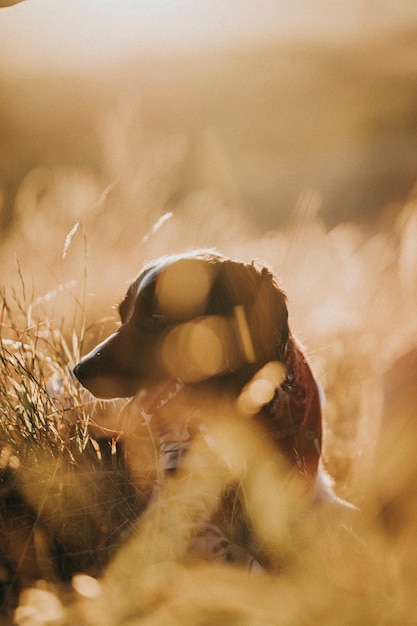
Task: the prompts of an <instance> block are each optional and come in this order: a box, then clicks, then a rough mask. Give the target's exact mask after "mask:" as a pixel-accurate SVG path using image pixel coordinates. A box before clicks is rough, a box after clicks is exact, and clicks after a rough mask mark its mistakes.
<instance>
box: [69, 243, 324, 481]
mask: <svg viewBox="0 0 417 626" xmlns="http://www.w3.org/2000/svg"><path fill="white" fill-rule="evenodd" d="M119 313H120V317H121V322H122V324H121V326H120V328H119V329H118V330H117V332H115V333H114V334H113V335H111V336H110V337H109V338H108V339H106V340H105V341H104V342H102V343H101V344H100V345H98V346H97V347H96V348H95V349H94V350H93V351H92V352H90V353H89V354H88V355H87V356H85V357H84V358H83V359H82V361H81V362H80V363H79V364H78V365H77V366H76V367H75V369H74V373H75V375H76V377H77V378H78V379H79V380H80V382H81V383H82V384H83V385H84V386H85V387H86V388H87V389H88V390H89V391H90V392H91V393H93V394H94V395H96V396H98V397H101V398H112V397H128V396H133V395H134V394H136V393H137V392H138V391H139V390H141V389H148V388H150V387H155V385H158V384H161V385H162V384H163V382H164V381H166V380H181V381H182V382H184V383H186V384H187V385H192V386H193V387H200V388H201V387H203V388H207V389H210V393H212V394H213V393H214V394H216V393H221V392H224V391H225V390H226V391H227V392H228V393H229V394H232V395H235V396H236V397H237V396H238V395H239V394H240V392H241V390H242V389H243V388H244V386H245V385H246V384H247V383H248V382H249V381H250V380H251V379H252V378H253V377H254V375H255V374H256V373H257V372H258V371H259V370H260V369H261V368H262V367H263V366H264V365H265V364H267V363H270V362H277V361H278V362H280V363H283V364H284V366H285V371H286V376H285V377H284V380H283V381H281V382H282V384H281V385H279V386H277V389H276V391H275V394H274V397H273V398H272V399H271V401H270V402H268V403H267V405H266V406H265V407H262V408H263V410H262V411H261V412H260V414H259V415H258V419H259V420H260V421H261V422H262V423H263V425H264V427H265V428H266V429H267V431H268V432H269V436H270V437H272V439H273V440H274V441H275V442H276V443H277V445H278V446H279V448H280V449H281V450H282V451H283V452H284V453H285V454H286V455H287V457H288V458H289V459H290V461H291V462H292V463H293V464H295V465H298V467H299V468H300V469H301V470H302V471H304V472H305V473H306V474H308V475H309V476H310V477H312V478H314V475H315V473H316V470H317V465H318V460H319V450H320V445H321V409H320V399H319V392H318V388H317V385H316V383H315V380H314V378H313V376H312V373H311V370H310V368H309V366H308V364H307V363H306V360H305V358H304V356H303V355H302V353H301V352H300V350H299V348H298V347H297V345H296V343H295V341H294V339H293V338H292V336H291V333H290V330H289V327H288V313H287V306H286V298H285V295H284V293H283V292H282V291H281V289H280V288H279V286H278V284H277V282H276V280H275V278H274V276H273V275H272V273H271V272H270V271H269V270H268V269H267V268H265V267H260V268H258V267H257V266H256V265H255V264H246V263H243V262H240V261H234V260H231V259H228V258H226V257H224V256H222V255H220V254H217V253H214V252H206V251H203V252H195V253H187V254H183V255H173V256H167V257H164V258H162V259H160V260H158V261H156V262H154V263H152V264H150V265H148V266H147V267H145V269H144V270H143V271H142V272H141V273H140V274H139V275H138V276H137V278H135V280H134V281H133V282H132V284H131V285H130V287H129V289H128V291H127V294H126V296H125V298H124V300H123V302H122V303H121V304H120V306H119ZM198 323H202V324H203V325H205V328H206V329H207V328H208V333H209V337H213V333H214V336H217V344H219V345H220V348H221V351H222V354H221V355H220V357H219V358H218V359H217V361H216V362H215V363H214V365H212V366H210V363H209V366H208V367H207V368H206V367H205V365H204V364H203V366H201V364H200V365H198V366H196V367H194V366H193V365H190V360H191V359H190V355H189V349H188V348H189V340H190V337H191V333H192V332H193V329H195V324H198ZM206 335H207V332H204V333H203V346H202V347H199V348H198V350H204V351H205V352H206V353H207V354H205V355H204V358H206V356H210V352H211V349H212V346H211V345H210V344H209V345H205V344H204V341H206V339H205V337H206ZM214 341H215V342H216V338H215V339H214ZM218 347H219V346H218V345H217V348H218ZM194 352H195V351H194ZM195 356H196V355H195V354H194V357H195ZM197 357H198V355H197ZM197 360H198V359H197ZM200 360H201V359H200ZM209 361H210V359H209Z"/></svg>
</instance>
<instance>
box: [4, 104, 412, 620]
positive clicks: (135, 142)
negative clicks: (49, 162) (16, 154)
mask: <svg viewBox="0 0 417 626" xmlns="http://www.w3.org/2000/svg"><path fill="white" fill-rule="evenodd" d="M135 122H136V121H135V119H134V116H133V115H132V117H131V118H130V117H129V110H128V109H126V108H125V109H121V110H119V111H116V112H115V113H114V114H113V115H112V116H110V117H106V118H105V119H103V122H102V124H101V126H100V132H99V137H100V140H101V145H102V155H101V164H102V167H101V170H100V172H99V173H98V172H97V171H94V170H93V169H90V168H88V167H81V166H80V167H78V168H70V167H63V166H61V167H51V168H50V169H47V168H39V167H38V168H35V169H33V170H32V171H30V173H29V174H27V175H26V177H25V178H24V180H23V181H22V182H21V184H20V186H19V189H18V193H17V199H16V206H15V211H16V216H17V219H16V225H15V229H14V230H13V231H11V232H10V233H9V236H8V238H7V240H6V241H4V242H3V243H2V247H1V260H2V266H3V272H4V277H5V280H4V282H5V284H6V286H7V288H6V289H5V291H4V292H3V294H2V309H1V315H2V319H1V339H2V343H1V352H0V358H1V361H2V369H1V373H0V430H1V438H2V441H3V446H2V451H1V454H0V478H1V483H0V497H1V502H2V505H1V510H0V512H1V516H2V517H1V520H2V524H3V527H2V528H1V531H2V532H1V533H0V551H1V555H2V559H3V562H2V563H1V564H0V566H1V567H0V576H1V581H3V582H5V585H4V586H3V587H4V588H8V592H7V594H6V595H5V597H4V603H3V605H4V609H3V619H4V623H5V624H8V623H10V613H11V612H12V606H13V601H14V600H15V596H14V595H13V592H14V591H15V590H16V584H15V583H16V581H15V578H14V575H15V572H14V570H18V572H19V577H20V579H21V581H22V582H23V585H24V587H25V589H26V590H25V592H24V593H23V594H22V596H21V598H20V606H19V610H18V613H17V622H18V624H19V626H35V624H36V626H38V625H39V626H46V625H47V624H57V625H58V624H59V625H68V626H70V625H73V624H82V625H89V626H96V625H97V626H98V624H100V626H103V625H108V626H116V625H118V624H131V625H132V626H133V625H134V624H138V625H139V624H140V625H142V626H147V625H153V624H167V625H171V624H172V626H184V625H187V624H193V625H197V624H202V625H208V624H216V625H217V624H222V625H225V626H226V625H229V624H233V625H236V626H249V625H251V626H252V625H253V626H255V625H256V626H258V625H263V624H265V625H276V626H279V625H281V624H282V625H285V626H290V625H292V624H294V625H298V624H329V625H333V624H334V625H340V624H342V625H343V624H346V625H348V624H357V623H366V624H375V625H377V624H378V626H379V625H384V626H385V625H386V626H391V625H392V626H394V624H395V625H396V624H413V623H416V618H415V615H414V594H415V586H416V583H417V571H416V569H415V562H416V554H415V552H416V550H415V545H414V544H415V540H414V536H413V529H414V528H415V522H416V517H417V516H416V511H415V506H414V504H412V500H413V489H414V488H413V480H412V478H415V476H416V471H415V464H414V460H413V458H412V457H413V451H412V449H410V446H409V445H408V442H409V441H410V440H411V441H412V440H413V437H414V435H415V426H414V424H413V419H412V417H414V416H415V410H416V400H415V396H414V393H413V392H412V391H410V390H408V391H407V392H406V394H405V396H404V397H405V398H406V400H405V404H403V405H399V406H398V405H395V404H393V403H391V404H388V405H387V404H385V408H384V391H385V389H386V387H387V378H385V379H384V375H385V376H387V375H386V374H385V373H386V372H387V371H388V372H389V367H390V365H391V363H392V362H393V359H394V358H395V356H397V355H399V354H401V353H402V352H405V351H407V350H408V349H410V348H412V347H415V344H416V340H415V337H416V322H415V302H416V296H417V294H416V285H417V276H416V271H417V270H416V268H417V264H416V261H417V259H416V254H417V253H416V247H415V241H416V229H417V205H416V201H415V198H414V197H413V196H411V197H410V198H409V201H408V202H407V203H406V204H405V205H404V206H399V205H395V206H390V207H387V208H386V210H385V212H384V213H383V215H382V217H381V220H380V221H379V222H375V224H373V228H372V229H367V230H364V229H363V228H362V227H360V226H358V225H357V224H354V223H349V224H348V223H341V224H339V225H338V226H335V227H334V228H331V229H329V228H328V227H327V228H326V227H325V225H324V224H323V222H322V219H321V214H320V208H321V206H322V198H321V196H320V193H319V191H318V190H316V189H312V190H307V191H306V192H305V193H303V194H302V195H301V196H300V198H299V202H298V204H297V206H296V207H294V211H293V212H292V215H291V218H290V219H289V220H288V221H287V222H286V223H285V226H283V227H282V228H281V229H280V230H279V231H273V232H269V233H262V231H261V229H257V230H256V232H255V229H254V226H253V218H252V220H250V219H247V218H246V217H245V215H246V212H245V211H244V210H243V209H244V207H243V202H242V200H241V198H240V196H239V194H238V193H237V190H236V185H235V180H234V178H233V176H230V175H229V174H230V172H229V170H228V166H229V165H230V163H229V161H228V160H227V158H226V156H225V154H224V152H223V150H222V144H221V142H220V141H219V138H218V136H217V134H216V132H214V131H207V132H206V133H205V134H204V137H203V142H202V145H204V146H205V148H204V150H203V153H204V155H205V156H207V154H209V157H210V158H207V159H206V160H205V159H204V158H203V159H202V160H201V163H202V164H201V165H200V167H201V168H202V169H201V170H200V171H203V173H204V176H202V178H199V177H198V176H197V180H196V179H194V180H193V181H192V183H190V180H189V178H188V179H187V181H186V184H185V186H184V185H183V187H182V193H181V195H178V193H177V190H178V181H181V180H182V181H184V176H185V174H184V169H183V167H184V160H185V159H186V157H187V155H188V157H187V158H189V159H191V161H193V158H194V157H193V154H195V153H194V152H193V151H192V150H191V149H190V146H189V143H188V140H187V138H186V137H185V136H184V135H181V134H169V133H165V134H164V133H162V132H160V133H158V134H156V133H154V134H153V133H150V132H148V130H147V129H144V130H143V132H142V133H141V134H140V137H139V139H138V134H137V132H135V134H134V136H133V133H132V126H133V125H134V124H135ZM133 137H134V138H133ZM199 149H201V146H200V147H199ZM190 155H191V156H190ZM254 158H255V157H254ZM260 169H262V168H260ZM187 171H188V170H187ZM188 174H189V172H188ZM188 174H187V176H188ZM197 247H217V248H218V249H219V251H221V252H223V253H225V254H228V255H231V256H237V257H241V258H243V259H245V260H251V259H252V258H258V259H260V260H262V261H264V262H266V263H267V264H269V265H270V266H271V267H272V268H274V270H275V271H276V272H277V274H278V276H279V277H280V279H281V283H282V286H283V287H284V289H285V291H286V292H287V294H288V300H289V310H290V323H291V327H292V329H293V330H294V332H295V334H296V335H298V336H300V337H301V340H302V342H304V343H305V344H306V346H307V352H308V353H309V356H310V359H311V361H312V363H313V367H314V368H315V370H316V372H317V376H318V378H319V380H320V381H321V384H322V386H323V388H324V391H325V395H326V406H325V444H324V455H325V458H326V463H327V466H328V468H329V470H330V472H331V474H332V475H333V476H334V477H335V479H336V489H337V491H338V493H340V494H341V495H343V496H345V497H348V498H350V499H351V500H352V501H353V502H355V503H356V504H357V505H358V506H359V508H360V511H359V513H358V514H357V515H355V516H354V517H353V518H351V517H349V519H345V517H344V515H343V514H341V513H339V512H337V511H327V510H325V511H315V510H313V509H311V508H309V507H308V506H307V505H305V507H304V508H303V507H301V506H300V504H299V500H298V498H297V496H296V494H295V495H294V494H293V492H292V491H291V490H286V489H284V488H283V480H282V475H281V474H280V473H279V472H278V473H274V472H272V475H271V474H266V475H267V478H268V480H262V478H263V477H264V476H265V475H264V474H262V472H261V471H260V472H259V475H257V480H256V481H255V484H257V485H259V484H262V485H263V488H262V489H260V490H259V493H261V494H262V499H256V498H255V497H254V499H253V502H252V509H253V510H252V511H251V510H249V512H250V513H251V512H252V514H253V516H254V517H256V513H260V512H263V511H264V510H265V511H267V513H268V514H266V515H265V517H262V516H261V519H260V521H259V526H258V530H259V533H260V535H261V539H262V540H264V541H265V542H270V545H272V546H273V547H274V549H275V547H276V544H280V549H282V544H284V545H285V549H286V550H288V552H289V553H290V557H289V565H288V567H286V568H284V569H283V570H282V571H280V573H279V574H273V575H263V576H259V577H248V576H247V574H246V573H245V572H242V571H241V570H240V569H239V568H236V569H233V568H227V567H223V566H219V565H213V564H198V565H196V564H192V563H189V562H188V561H187V559H185V558H184V555H183V553H182V550H181V546H182V544H181V541H182V540H183V537H182V538H181V537H178V536H177V535H175V533H173V534H171V532H170V531H169V521H170V520H169V519H168V520H167V518H166V515H167V513H166V511H167V508H168V510H169V509H170V508H172V507H170V506H169V505H170V502H171V501H168V503H165V505H167V506H166V507H165V508H164V507H162V508H161V510H160V509H158V508H153V509H151V511H150V512H149V513H147V515H146V516H145V517H144V518H142V521H143V524H142V525H139V526H135V521H134V520H135V519H136V516H137V514H138V513H139V512H140V510H141V502H138V501H137V499H136V494H135V492H134V489H133V487H132V485H131V484H130V483H129V482H128V481H127V479H126V475H125V474H124V473H123V468H122V467H121V464H120V459H119V457H118V454H117V449H116V446H115V445H114V442H113V443H112V442H111V441H110V443H103V441H100V432H101V433H103V428H104V432H105V433H106V431H105V428H106V427H107V428H108V431H107V434H109V433H110V432H111V431H112V428H113V426H114V424H113V421H112V420H113V418H114V414H115V413H117V411H118V407H115V408H113V407H112V406H111V405H110V406H109V407H107V406H106V407H104V408H103V407H101V406H97V405H95V404H94V403H92V402H91V399H90V398H87V397H86V396H85V395H84V394H83V392H82V391H81V390H80V389H79V388H78V386H77V385H76V384H75V383H74V380H73V378H72V376H71V373H70V370H71V367H72V366H73V364H74V363H75V362H76V361H77V360H78V358H79V356H80V354H81V353H82V352H84V351H86V350H87V349H88V347H89V346H91V345H92V344H94V343H95V342H96V341H98V340H99V339H100V338H101V337H102V336H103V335H105V334H107V333H108V332H109V331H110V330H112V329H113V328H114V324H115V322H116V321H117V320H116V315H115V313H114V311H112V309H111V306H112V305H114V304H115V303H116V302H117V301H118V300H120V298H121V297H122V296H123V294H124V292H125V290H126V285H127V284H128V282H129V281H130V278H131V277H132V275H133V274H135V273H136V272H137V271H138V270H139V268H140V266H141V265H142V263H143V262H144V261H146V260H149V259H151V258H153V257H157V256H160V255H161V254H164V253H168V252H176V251H183V250H186V249H190V248H197ZM16 251H17V253H18V256H19V263H20V268H21V269H20V270H17V269H16V261H15V253H16ZM32 282H33V286H30V287H29V285H30V284H31V283H32ZM39 294H41V295H39ZM103 315H104V316H105V317H101V316H103ZM97 319H98V321H96V320H97ZM389 376H390V374H388V380H389ZM394 394H395V388H394ZM387 406H388V408H387ZM407 411H408V413H410V415H411V416H412V417H411V418H410V419H409V420H408V421H407V420H406V427H405V434H402V435H398V436H395V437H394V438H393V442H395V443H393V444H392V445H388V444H387V440H386V438H384V437H385V425H386V424H387V423H391V424H394V425H395V424H396V423H399V422H401V421H402V417H403V414H404V415H405V414H407V415H408V413H407ZM404 419H405V418H404ZM96 422H99V423H100V425H101V431H100V430H97V429H96V430H94V431H93V432H94V437H92V436H91V434H90V433H91V428H90V427H91V425H92V424H95V423H96ZM381 425H382V426H381ZM390 432H391V431H390ZM394 435H395V429H394ZM225 440H226V442H227V437H226V438H225ZM242 441H243V442H246V439H245V437H244V436H243V439H242ZM388 443H389V444H390V442H388ZM245 445H246V444H245ZM242 446H243V447H244V445H243V444H242ZM381 450H383V452H384V454H382V452H381ZM234 453H236V454H241V450H240V451H239V450H238V451H236V450H234ZM248 454H249V455H250V452H248ZM260 456H262V454H261V455H260ZM384 468H385V469H384ZM256 470H257V467H256V464H255V466H254V469H253V472H255V474H256ZM388 470H389V471H388ZM262 471H263V470H262ZM214 482H215V481H214ZM272 487H273V488H272ZM192 488H194V486H193V485H191V486H190V487H189V489H190V490H191V492H192ZM178 489H179V488H178ZM175 490H176V487H175V486H174V487H173V493H169V494H168V495H169V497H170V498H172V499H175V500H176V501H178V499H181V498H183V497H184V494H183V492H182V489H179V491H180V493H179V494H178V493H176V491H175ZM187 493H190V492H187ZM277 494H278V495H277ZM414 496H415V493H414ZM303 506H304V505H303ZM249 508H250V507H249ZM178 511H179V517H180V519H181V512H183V509H181V507H179V509H178ZM277 520H279V526H280V530H279V532H278V528H277V526H278V524H277ZM167 528H168V531H167ZM132 529H133V531H132ZM132 532H133V539H132V540H131V542H128V543H127V544H125V545H124V546H122V547H121V548H120V550H119V546H120V544H121V543H122V544H123V540H124V539H125V537H126V536H127V535H128V534H131V533H132ZM180 533H181V524H180ZM51 538H53V539H54V545H52V544H51ZM57 546H58V547H59V549H58V552H59V559H58V565H57V564H56V562H54V559H52V557H51V554H52V553H53V552H54V550H56V549H57ZM165 549H166V550H167V552H168V553H170V554H171V557H172V559H171V560H170V559H166V558H165V556H164V555H165V552H164V550H165ZM172 550H174V552H175V554H174V555H172ZM115 552H116V556H115V557H114V558H112V557H113V556H114V554H115ZM152 555H153V556H152ZM174 557H175V558H174ZM109 559H111V565H110V567H109V569H108V570H106V574H105V575H104V577H103V578H101V579H100V583H99V582H98V581H97V580H96V577H99V576H100V575H101V574H102V572H103V569H104V567H105V566H106V565H107V563H108V561H109ZM167 561H170V562H167ZM57 570H58V571H57ZM10 572H12V573H10ZM80 573H81V574H83V575H81V576H78V577H76V578H75V579H74V590H73V589H72V588H71V585H70V584H68V585H64V584H63V583H64V582H65V583H68V582H69V581H68V579H70V578H71V577H72V575H74V574H80ZM84 574H88V575H89V576H88V577H87V576H84ZM63 579H66V580H63ZM41 580H43V581H47V582H39V581H41ZM1 581H0V582H1Z"/></svg>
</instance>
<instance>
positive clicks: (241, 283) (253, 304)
mask: <svg viewBox="0 0 417 626" xmlns="http://www.w3.org/2000/svg"><path fill="white" fill-rule="evenodd" d="M236 307H241V311H242V313H243V314H244V318H245V323H246V325H247V328H248V332H249V336H250V339H251V343H252V345H253V346H254V351H255V360H256V362H257V363H258V364H259V365H262V364H264V363H267V362H268V361H270V360H277V359H278V360H282V359H283V353H284V349H285V345H286V343H287V340H288V336H289V329H288V311H287V304H286V297H285V294H284V292H283V291H282V290H281V289H280V288H279V286H278V284H277V282H276V280H275V278H274V276H273V274H272V273H271V272H270V271H269V270H268V269H267V268H266V267H262V268H258V267H257V266H256V265H255V264H253V263H252V264H246V263H239V262H236V261H231V260H225V261H223V262H222V264H221V269H220V271H219V273H218V275H217V278H216V281H215V283H214V285H213V288H212V293H211V297H210V302H209V309H210V310H209V312H210V313H211V314H223V315H224V314H230V313H233V312H235V311H236Z"/></svg>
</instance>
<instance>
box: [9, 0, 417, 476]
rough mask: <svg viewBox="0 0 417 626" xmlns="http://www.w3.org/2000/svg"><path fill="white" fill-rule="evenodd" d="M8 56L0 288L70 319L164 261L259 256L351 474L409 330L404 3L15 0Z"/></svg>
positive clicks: (410, 95)
mask: <svg viewBox="0 0 417 626" xmlns="http://www.w3.org/2000/svg"><path fill="white" fill-rule="evenodd" d="M0 59H1V60H0V112H1V113H0V193H1V196H0V197H1V205H0V206H1V213H0V220H1V246H0V261H1V267H2V275H1V283H2V285H3V286H5V287H6V288H7V289H17V290H18V291H19V290H20V282H21V279H20V278H19V274H21V275H22V276H23V282H24V283H25V288H26V292H27V293H26V297H28V298H31V297H33V298H34V309H36V307H38V312H39V314H40V315H41V316H42V315H48V316H49V317H51V316H52V317H53V316H55V318H56V323H57V324H61V319H63V318H64V319H65V320H66V321H67V323H69V324H71V323H72V320H73V317H72V312H71V314H70V313H69V311H72V309H73V306H74V302H75V301H77V300H78V301H79V302H81V304H82V307H83V309H84V310H85V311H86V312H87V316H88V319H89V321H92V320H94V319H96V318H97V317H99V316H111V315H114V311H113V310H112V308H111V307H112V305H114V304H115V303H117V302H118V301H119V299H120V298H121V297H122V295H123V294H124V292H125V289H126V285H127V284H128V282H129V280H130V278H131V277H132V276H133V275H134V274H135V273H136V272H137V270H138V269H139V268H140V266H141V264H142V262H143V261H144V260H147V259H149V258H152V257H155V256H159V255H161V254H164V253H167V252H173V251H180V250H184V249H188V248H192V247H203V246H204V247H217V248H218V249H219V251H221V252H224V253H226V254H230V255H236V256H239V257H242V258H244V259H248V260H250V259H252V258H258V259H261V260H263V261H265V262H266V263H268V264H270V265H271V266H273V267H274V269H275V270H276V271H277V273H278V275H279V276H280V277H281V281H282V284H283V286H284V288H285V290H286V291H287V293H288V296H289V302H290V305H289V308H290V316H291V320H292V326H293V328H294V329H296V332H297V333H298V334H299V335H300V337H301V339H302V340H303V341H304V342H305V344H306V345H307V348H308V350H309V352H310V354H311V358H312V360H313V363H314V364H315V366H316V368H317V371H318V375H319V377H320V378H321V380H322V383H323V386H324V387H325V389H326V391H327V397H328V400H327V419H328V421H329V423H334V424H336V423H337V424H339V435H340V437H339V439H338V438H337V437H336V439H335V447H334V449H333V453H334V454H333V455H334V456H335V457H336V459H339V460H338V462H335V471H336V473H337V471H338V463H339V465H340V468H339V471H340V472H341V473H342V474H343V471H344V469H345V465H346V458H347V457H351V456H352V455H355V454H356V455H360V454H362V452H363V450H361V449H359V448H358V446H357V441H358V436H359V435H358V432H359V431H360V426H358V421H359V420H358V418H359V416H361V415H367V416H368V417H373V414H374V409H373V408H371V410H370V409H369V405H370V406H371V407H374V405H373V404H372V403H373V402H374V400H375V394H376V395H377V396H378V392H375V388H376V389H377V387H375V384H376V383H375V381H377V380H378V376H379V374H380V373H381V372H383V371H384V370H385V368H386V366H387V363H389V361H390V359H391V355H392V354H394V353H396V352H398V351H401V350H402V347H403V345H404V342H405V344H407V345H408V343H409V341H410V337H414V336H415V322H414V318H415V316H414V314H413V311H414V307H415V302H416V286H417V283H416V278H417V267H416V260H417V259H416V257H417V252H416V249H417V247H416V242H417V210H416V209H415V199H414V195H413V187H414V185H415V183H416V181H417V4H416V3H415V2H414V1H413V0H409V1H407V0H403V1H402V2H400V3H398V2H396V1H394V0H386V1H380V2H373V1H371V0H357V1H355V2H345V1H343V0H340V1H336V0H315V1H314V2H310V1H309V0H297V1H294V2H286V1H284V0H282V1H278V0H276V1H270V0H256V2H255V1H254V0H244V1H243V0H240V1H239V2H237V1H230V2H220V1H218V0H213V1H211V2H205V3H198V2H192V1H191V0H177V1H175V2H170V3H168V2H165V1H162V0H152V1H148V0H130V1H129V0H120V1H119V2H112V1H111V0H101V1H99V0H89V1H88V2H83V1H81V0H72V1H71V2H70V3H68V2H65V1H64V0H28V1H25V2H22V3H20V4H16V5H14V6H9V7H7V8H3V9H1V11H0ZM59 285H63V289H62V288H60V289H61V291H62V298H63V303H62V305H61V306H60V304H59V302H57V300H56V299H54V298H52V301H53V305H51V306H50V307H49V308H48V306H49V305H48V301H49V300H50V299H51V298H50V295H48V294H50V292H51V291H53V290H57V289H58V286H59ZM58 290H59V289H58ZM32 294H33V295H32ZM373 394H374V395H373ZM378 397H379V396H378ZM377 400H378V398H377ZM377 400H375V402H377ZM375 406H376V405H375ZM372 424H374V422H372V420H371V431H370V430H369V424H368V423H367V426H366V428H365V431H366V433H367V435H368V436H369V433H370V432H371V435H372V436H371V440H372V439H373V438H374V437H375V436H376V432H377V427H376V426H375V425H372ZM372 428H373V429H374V430H372ZM337 440H340V441H339V448H340V449H338V447H337V445H336V444H337ZM349 442H354V443H352V449H350V448H349V445H348V444H349ZM368 444H369V441H368V442H367V444H366V445H368ZM342 470H343V471H342Z"/></svg>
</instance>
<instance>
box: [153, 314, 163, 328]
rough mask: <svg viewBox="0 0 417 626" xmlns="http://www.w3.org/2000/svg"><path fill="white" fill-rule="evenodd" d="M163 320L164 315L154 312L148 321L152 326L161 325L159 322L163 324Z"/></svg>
mask: <svg viewBox="0 0 417 626" xmlns="http://www.w3.org/2000/svg"><path fill="white" fill-rule="evenodd" d="M165 321H166V317H165V315H157V314H156V313H155V314H154V315H151V317H150V322H151V324H152V326H161V324H164V323H165Z"/></svg>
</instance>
